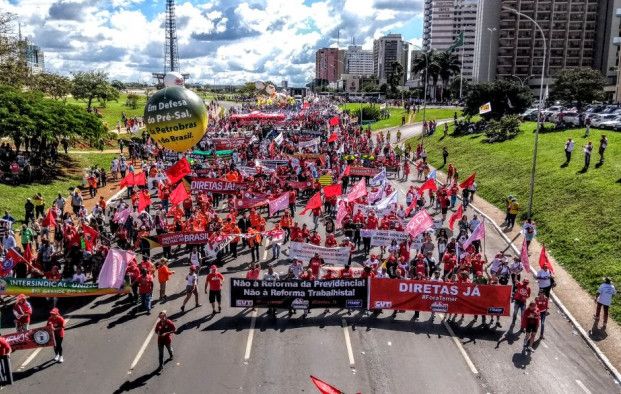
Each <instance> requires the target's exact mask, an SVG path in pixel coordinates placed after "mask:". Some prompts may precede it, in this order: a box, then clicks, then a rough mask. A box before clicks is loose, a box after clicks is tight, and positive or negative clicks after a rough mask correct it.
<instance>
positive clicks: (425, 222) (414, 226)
mask: <svg viewBox="0 0 621 394" xmlns="http://www.w3.org/2000/svg"><path fill="white" fill-rule="evenodd" d="M432 226H433V219H432V218H431V216H429V213H427V211H426V210H424V209H421V210H420V211H419V212H418V213H417V214H416V215H414V216H413V217H412V219H410V221H409V222H408V224H407V225H406V226H405V231H407V232H408V233H409V234H410V235H411V236H412V237H416V236H417V235H418V234H420V233H422V232H424V231H427V229H429V228H430V227H432Z"/></svg>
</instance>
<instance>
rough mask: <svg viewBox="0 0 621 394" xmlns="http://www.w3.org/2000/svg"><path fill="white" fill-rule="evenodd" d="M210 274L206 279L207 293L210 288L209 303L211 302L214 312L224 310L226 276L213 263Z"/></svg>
mask: <svg viewBox="0 0 621 394" xmlns="http://www.w3.org/2000/svg"><path fill="white" fill-rule="evenodd" d="M210 271H211V272H209V274H208V275H207V278H206V279H205V294H207V290H208V289H209V303H210V304H211V310H212V314H214V315H215V314H216V313H220V312H222V306H221V305H220V304H221V302H222V284H223V283H224V276H222V274H221V273H220V272H218V266H216V265H215V264H213V265H212V266H211V267H210ZM216 302H217V303H218V312H216Z"/></svg>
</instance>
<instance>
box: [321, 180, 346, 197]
mask: <svg viewBox="0 0 621 394" xmlns="http://www.w3.org/2000/svg"><path fill="white" fill-rule="evenodd" d="M341 194H343V186H342V185H341V184H340V183H337V184H335V185H328V186H324V187H323V195H324V196H326V197H338V196H340V195H341Z"/></svg>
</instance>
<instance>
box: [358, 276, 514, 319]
mask: <svg viewBox="0 0 621 394" xmlns="http://www.w3.org/2000/svg"><path fill="white" fill-rule="evenodd" d="M510 304H511V286H496V285H479V284H475V283H444V282H431V281H417V280H405V279H371V288H370V293H369V308H370V309H401V310H414V311H422V312H439V313H458V314H468V315H496V316H509V310H510Z"/></svg>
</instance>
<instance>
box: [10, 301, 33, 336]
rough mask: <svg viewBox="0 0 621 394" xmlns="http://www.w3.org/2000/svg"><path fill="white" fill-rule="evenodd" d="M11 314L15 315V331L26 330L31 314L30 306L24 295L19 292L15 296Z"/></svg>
mask: <svg viewBox="0 0 621 394" xmlns="http://www.w3.org/2000/svg"><path fill="white" fill-rule="evenodd" d="M13 315H14V316H15V328H16V329H17V332H26V331H28V325H29V324H30V317H31V316H32V306H31V305H30V303H29V302H28V301H26V296H25V295H23V294H20V295H18V296H17V300H16V301H15V305H13Z"/></svg>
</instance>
